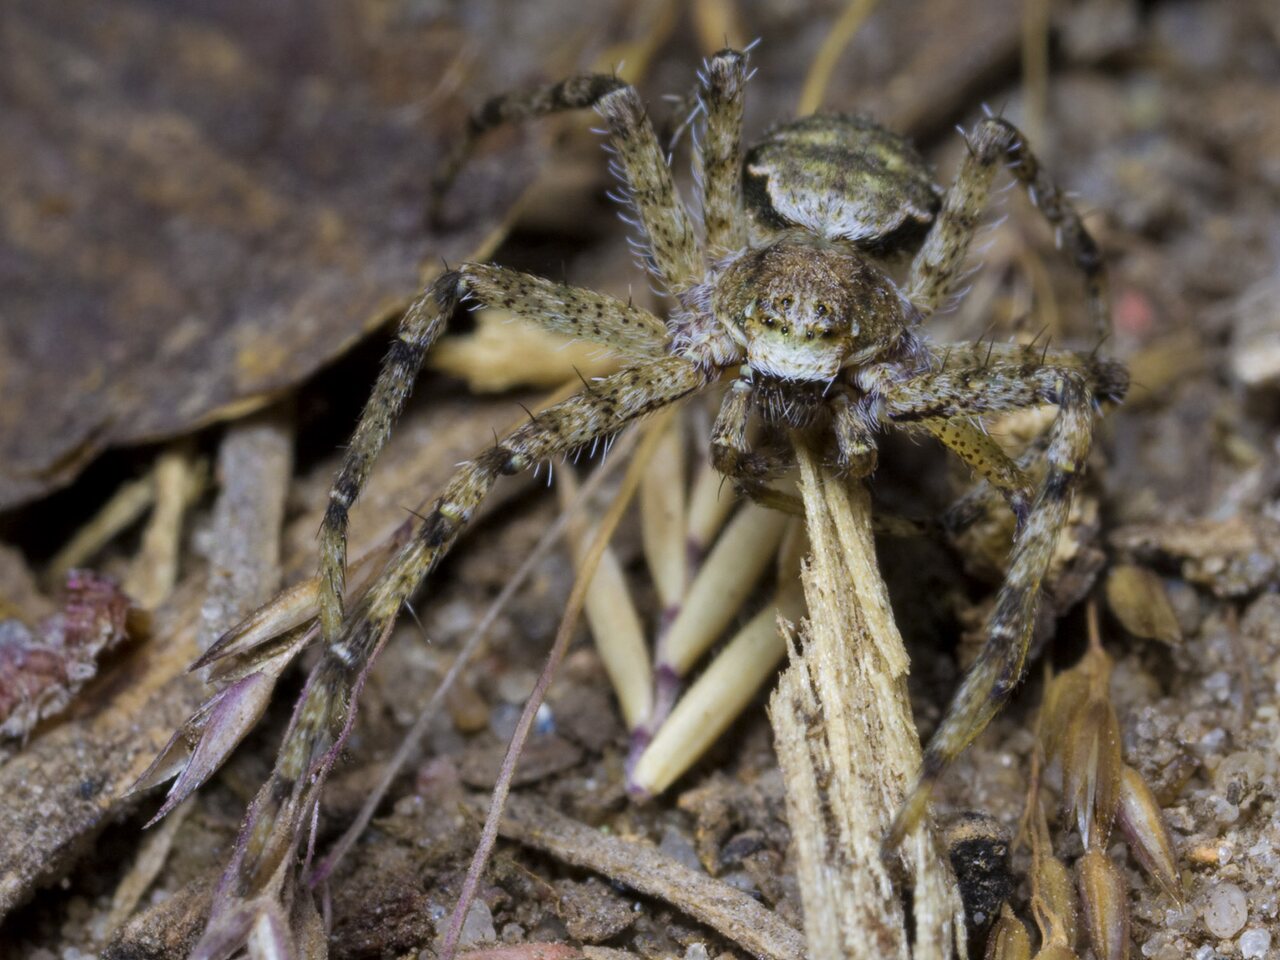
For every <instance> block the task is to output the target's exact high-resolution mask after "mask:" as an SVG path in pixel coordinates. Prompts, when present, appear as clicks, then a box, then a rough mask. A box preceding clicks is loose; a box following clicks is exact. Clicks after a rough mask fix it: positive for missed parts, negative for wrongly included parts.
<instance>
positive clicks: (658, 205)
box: [433, 74, 704, 295]
mask: <svg viewBox="0 0 1280 960" xmlns="http://www.w3.org/2000/svg"><path fill="white" fill-rule="evenodd" d="M587 107H594V108H595V109H596V110H597V111H598V112H599V113H600V115H601V116H602V117H603V118H604V120H605V122H606V124H607V125H608V127H609V135H610V140H611V144H612V149H613V152H614V154H615V159H614V162H613V163H611V164H610V167H611V168H612V169H613V170H614V172H615V173H617V174H618V177H619V179H620V180H621V182H622V196H621V198H620V199H622V200H623V201H624V202H625V203H627V204H629V205H630V206H631V207H632V209H633V210H634V211H635V213H636V216H637V218H638V219H637V220H636V221H635V225H636V226H637V227H638V228H639V229H640V231H641V233H642V237H641V243H640V247H641V250H642V252H643V254H644V259H645V262H646V266H647V268H648V269H649V271H650V272H651V273H652V274H653V275H654V276H655V277H656V278H657V279H658V280H659V281H660V282H661V284H662V286H663V288H664V289H665V290H666V291H667V292H668V293H670V294H672V295H675V294H679V293H682V292H683V291H685V290H688V289H689V288H690V287H692V286H693V285H694V284H696V283H698V282H699V281H700V280H701V279H702V275H703V272H704V271H703V269H702V251H701V249H700V247H699V245H698V238H697V236H696V235H695V233H694V228H693V221H692V219H691V218H690V216H689V212H688V211H687V210H686V209H685V206H684V203H683V201H681V199H680V197H679V195H678V194H677V193H676V187H675V181H674V179H673V178H672V175H671V168H670V167H669V166H668V165H667V161H666V157H665V155H664V154H663V151H662V147H661V145H660V144H659V142H658V137H657V135H656V134H655V133H654V131H653V124H652V123H651V122H650V120H649V115H648V113H647V112H646V111H645V108H644V104H643V102H642V101H641V100H640V95H639V93H637V92H636V90H635V88H634V87H632V86H631V85H630V84H628V83H626V82H624V81H623V80H621V79H620V78H618V77H615V76H612V75H610V74H583V75H580V76H576V77H571V78H569V79H568V80H563V81H561V82H560V83H553V84H549V85H547V86H543V87H538V88H536V89H534V90H528V91H519V92H513V93H506V94H502V95H500V96H497V97H494V98H492V99H491V100H489V101H488V102H486V103H485V104H484V105H483V106H481V107H480V108H479V109H478V110H476V111H475V112H474V113H473V114H472V115H471V120H470V123H469V125H468V128H467V134H466V136H465V137H464V138H463V139H462V140H461V141H459V144H458V147H457V148H456V149H455V151H454V153H453V155H452V156H451V157H450V159H449V160H448V161H447V162H446V163H445V165H444V167H443V169H442V171H441V174H440V176H439V177H437V178H436V180H435V181H434V184H433V192H434V193H435V195H436V196H437V197H440V196H442V195H443V193H444V192H445V191H446V190H448V188H449V185H450V184H451V183H452V182H453V180H454V178H455V177H456V176H457V173H458V171H459V170H460V169H461V168H462V165H463V163H465V162H466V159H467V157H468V156H469V155H470V153H471V151H472V150H473V149H474V146H475V142H476V140H477V139H478V138H479V137H480V136H481V135H482V134H484V133H485V132H487V131H488V130H491V129H493V128H495V127H498V126H502V125H504V124H507V123H513V122H518V121H522V120H528V119H532V118H534V117H542V116H547V115H549V114H553V113H561V112H563V111H566V110H580V109H584V108H587Z"/></svg>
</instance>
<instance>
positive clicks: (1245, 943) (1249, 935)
mask: <svg viewBox="0 0 1280 960" xmlns="http://www.w3.org/2000/svg"><path fill="white" fill-rule="evenodd" d="M1270 949H1271V934H1269V933H1267V931H1266V930H1263V929H1260V928H1259V927H1254V928H1253V929H1251V930H1246V931H1245V932H1244V933H1242V934H1240V956H1242V957H1244V960H1262V958H1263V957H1266V956H1267V951H1269V950H1270Z"/></svg>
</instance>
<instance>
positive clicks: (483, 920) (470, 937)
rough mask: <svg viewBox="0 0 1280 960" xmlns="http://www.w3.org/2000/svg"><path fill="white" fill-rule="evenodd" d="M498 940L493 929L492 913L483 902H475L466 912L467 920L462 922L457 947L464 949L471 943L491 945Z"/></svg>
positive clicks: (496, 932) (496, 933)
mask: <svg viewBox="0 0 1280 960" xmlns="http://www.w3.org/2000/svg"><path fill="white" fill-rule="evenodd" d="M497 939H498V931H497V930H495V929H494V928H493V913H492V912H491V911H490V910H489V905H488V904H487V903H485V902H484V901H483V900H476V901H475V902H474V903H472V904H471V908H470V909H469V910H467V919H465V920H463V921H462V935H461V936H460V937H458V946H460V947H465V946H466V945H468V944H471V943H492V942H493V941H494V940H497Z"/></svg>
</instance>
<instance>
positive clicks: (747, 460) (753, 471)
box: [711, 368, 804, 516]
mask: <svg viewBox="0 0 1280 960" xmlns="http://www.w3.org/2000/svg"><path fill="white" fill-rule="evenodd" d="M754 389H755V388H754V386H753V385H752V382H751V378H750V374H749V372H746V370H745V368H744V372H743V374H742V375H741V376H739V377H737V378H736V379H735V380H734V381H733V383H732V384H730V385H729V389H728V391H726V392H725V395H724V400H723V401H722V402H721V404H720V412H719V413H718V414H717V415H716V422H715V424H714V425H713V426H712V428H711V464H712V466H714V467H715V468H716V470H718V471H719V472H720V473H721V474H723V475H724V476H726V477H728V478H729V479H731V480H733V482H734V485H735V486H737V488H738V489H739V490H741V491H742V492H743V493H744V494H746V495H747V496H748V497H750V498H751V499H752V500H754V501H756V502H757V503H759V504H761V505H762V506H766V507H772V508H773V509H775V510H781V511H783V512H785V513H791V514H796V515H798V516H804V506H803V504H801V502H800V498H799V497H796V496H793V495H791V494H787V493H782V492H781V491H779V490H775V489H773V487H771V486H770V485H769V481H770V480H772V479H773V478H774V477H776V476H778V475H779V474H781V473H782V472H783V471H784V470H785V469H786V466H787V465H786V462H785V461H784V459H783V458H782V457H780V456H778V455H777V454H771V453H765V452H762V451H759V450H753V449H751V444H750V443H748V442H747V424H748V423H749V422H750V419H751V404H752V395H753V392H754Z"/></svg>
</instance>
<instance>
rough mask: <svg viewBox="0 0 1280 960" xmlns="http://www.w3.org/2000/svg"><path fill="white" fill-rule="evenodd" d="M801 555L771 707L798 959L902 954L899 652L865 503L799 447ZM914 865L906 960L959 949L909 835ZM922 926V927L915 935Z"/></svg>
mask: <svg viewBox="0 0 1280 960" xmlns="http://www.w3.org/2000/svg"><path fill="white" fill-rule="evenodd" d="M797 457H798V460H799V465H800V490H801V494H802V496H803V499H804V505H805V517H806V522H807V525H808V530H809V541H810V545H811V548H812V556H811V558H810V560H809V562H808V563H807V564H806V565H805V568H804V572H803V585H804V593H805V598H806V601H807V603H808V608H809V618H808V620H807V621H805V623H804V624H803V625H802V626H801V629H800V638H801V644H800V647H799V649H795V650H793V652H792V663H791V666H790V667H788V668H787V670H786V671H784V673H783V675H782V679H781V681H780V683H779V686H778V689H777V691H776V692H775V693H774V695H773V698H772V700H771V701H770V717H771V719H772V721H773V726H774V732H775V737H776V741H777V751H778V761H779V764H780V766H781V767H782V770H783V773H784V775H785V777H786V781H787V812H788V820H789V822H790V823H791V825H792V830H793V831H794V841H793V842H794V844H795V849H796V859H797V873H798V877H799V881H800V889H801V897H802V900H803V902H804V909H805V932H806V936H807V941H808V952H809V956H811V957H813V958H815V960H826V958H836V957H840V958H867V960H871V958H875V960H882V958H892V957H899V958H903V960H905V958H907V957H910V956H912V952H911V948H910V946H909V940H908V936H907V933H906V929H905V926H904V924H905V917H904V914H903V910H902V907H901V899H900V897H899V894H898V892H897V891H896V890H895V888H894V885H893V881H892V879H891V877H890V872H889V865H888V863H887V862H886V861H885V860H884V859H882V856H881V843H882V840H883V838H884V835H885V832H886V831H887V830H888V828H889V825H890V823H891V822H892V820H893V817H894V815H895V814H896V813H897V811H898V809H899V806H900V805H901V803H902V800H903V797H904V796H905V795H906V791H907V789H908V787H909V786H910V784H911V783H912V780H913V778H914V776H915V775H916V771H917V769H918V768H919V764H920V742H919V739H918V737H917V735H916V731H915V725H914V723H913V722H912V717H911V706H910V702H909V700H908V698H907V689H906V671H907V656H906V651H905V650H904V649H903V646H902V638H901V636H900V634H899V633H898V630H897V627H896V625H895V624H894V621H893V617H892V614H891V612H890V609H889V603H888V596H887V593H886V590H885V587H884V583H883V581H882V580H881V578H880V573H879V569H878V567H877V565H876V559H875V550H874V544H873V542H872V536H871V518H870V500H869V497H868V495H867V493H866V491H865V489H863V488H862V487H861V486H855V487H853V488H849V487H847V486H846V484H845V483H844V482H843V481H842V480H841V479H840V478H839V477H837V476H835V475H834V474H833V473H832V472H831V471H829V470H828V469H827V468H825V467H823V466H822V465H821V463H820V461H819V459H818V457H817V456H816V455H815V454H814V453H813V452H812V451H810V450H809V449H807V448H806V447H804V446H803V445H802V444H798V445H797ZM905 849H906V850H907V851H908V852H909V854H908V855H909V857H910V859H912V860H915V861H916V862H915V863H914V865H913V866H914V869H915V872H916V888H915V913H916V916H917V921H918V924H919V926H918V928H917V931H916V935H915V938H914V939H915V944H916V949H915V956H916V957H917V958H924V957H930V958H938V960H942V958H945V957H949V956H951V955H952V949H953V942H954V949H956V950H960V951H963V949H964V947H963V944H962V943H961V942H960V940H959V937H960V936H961V935H962V931H963V925H962V924H963V920H962V913H961V911H962V907H961V905H960V900H959V896H958V894H957V893H956V892H955V890H954V887H953V885H952V884H951V883H950V882H949V881H948V879H947V878H948V876H949V873H948V871H947V868H946V867H945V865H944V864H943V862H942V860H941V858H940V856H939V854H938V851H937V850H936V848H935V847H934V845H933V843H932V841H931V839H930V838H929V836H928V834H927V828H926V827H925V826H923V825H922V826H921V827H919V828H918V830H917V832H916V833H915V834H913V835H912V836H911V838H909V842H908V843H907V845H906V847H905ZM926 925H927V926H926Z"/></svg>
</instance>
